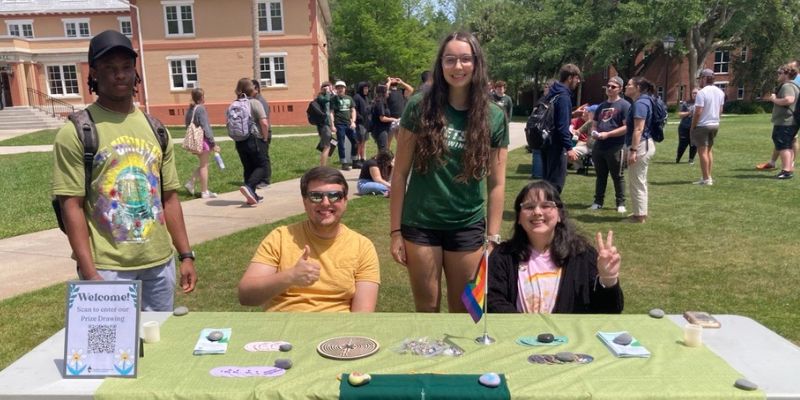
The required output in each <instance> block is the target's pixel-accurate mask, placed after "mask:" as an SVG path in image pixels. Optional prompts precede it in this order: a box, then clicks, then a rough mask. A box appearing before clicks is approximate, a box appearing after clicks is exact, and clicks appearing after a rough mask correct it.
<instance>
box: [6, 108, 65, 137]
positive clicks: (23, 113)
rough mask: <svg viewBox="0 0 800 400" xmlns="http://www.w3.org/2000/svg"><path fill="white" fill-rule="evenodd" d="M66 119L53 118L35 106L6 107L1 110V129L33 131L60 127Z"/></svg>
mask: <svg viewBox="0 0 800 400" xmlns="http://www.w3.org/2000/svg"><path fill="white" fill-rule="evenodd" d="M61 125H64V119H59V118H53V117H52V116H50V115H49V114H46V113H44V112H43V111H40V110H37V109H35V108H33V107H6V108H4V109H3V110H0V131H13V130H20V131H26V132H31V131H34V130H40V129H52V128H60V127H61Z"/></svg>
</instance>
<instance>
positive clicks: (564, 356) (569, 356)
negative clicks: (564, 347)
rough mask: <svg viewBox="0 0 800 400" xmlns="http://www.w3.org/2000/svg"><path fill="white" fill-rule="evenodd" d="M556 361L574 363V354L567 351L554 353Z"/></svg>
mask: <svg viewBox="0 0 800 400" xmlns="http://www.w3.org/2000/svg"><path fill="white" fill-rule="evenodd" d="M556 360H558V361H563V362H573V361H575V354H573V353H570V352H568V351H561V352H558V353H556Z"/></svg>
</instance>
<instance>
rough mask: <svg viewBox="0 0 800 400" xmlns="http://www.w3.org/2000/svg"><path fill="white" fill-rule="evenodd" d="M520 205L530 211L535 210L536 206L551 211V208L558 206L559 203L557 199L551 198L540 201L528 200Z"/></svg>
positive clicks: (523, 209) (524, 209)
mask: <svg viewBox="0 0 800 400" xmlns="http://www.w3.org/2000/svg"><path fill="white" fill-rule="evenodd" d="M519 207H520V208H521V209H522V211H529V212H532V211H533V210H535V209H536V207H539V208H540V209H541V210H542V211H550V210H553V209H555V208H557V207H558V204H556V202H555V201H551V200H545V201H539V202H536V201H526V202H524V203H522V204H520V205H519Z"/></svg>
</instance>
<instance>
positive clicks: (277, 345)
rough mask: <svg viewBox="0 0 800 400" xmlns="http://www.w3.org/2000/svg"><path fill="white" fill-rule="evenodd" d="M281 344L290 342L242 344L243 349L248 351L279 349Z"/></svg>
mask: <svg viewBox="0 0 800 400" xmlns="http://www.w3.org/2000/svg"><path fill="white" fill-rule="evenodd" d="M282 344H290V343H289V342H283V341H277V342H250V343H248V344H246V345H244V349H245V350H247V351H250V352H256V351H280V347H281V345H282Z"/></svg>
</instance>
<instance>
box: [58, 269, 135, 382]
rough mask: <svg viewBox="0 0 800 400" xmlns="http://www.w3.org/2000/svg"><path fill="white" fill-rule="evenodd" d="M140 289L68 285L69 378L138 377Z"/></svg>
mask: <svg viewBox="0 0 800 400" xmlns="http://www.w3.org/2000/svg"><path fill="white" fill-rule="evenodd" d="M141 283H142V282H141V281H70V282H67V300H66V306H67V310H66V324H65V331H66V333H65V339H64V377H65V378H102V377H105V376H116V377H128V378H135V377H136V373H137V365H138V361H139V357H138V355H139V329H138V327H139V308H140V299H141Z"/></svg>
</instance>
